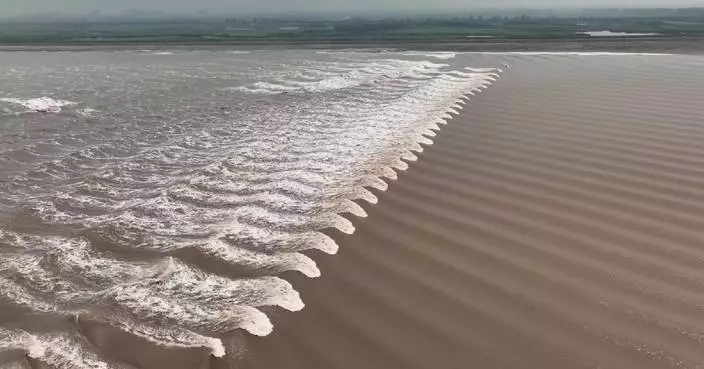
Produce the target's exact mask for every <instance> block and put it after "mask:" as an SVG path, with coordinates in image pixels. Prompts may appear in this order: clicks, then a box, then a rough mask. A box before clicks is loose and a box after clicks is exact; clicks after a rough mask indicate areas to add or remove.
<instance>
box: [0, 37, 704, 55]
mask: <svg viewBox="0 0 704 369" xmlns="http://www.w3.org/2000/svg"><path fill="white" fill-rule="evenodd" d="M139 49H149V50H165V49H169V50H179V49H184V50H192V49H197V50H226V49H235V50H237V49H241V50H266V49H275V50H281V49H284V50H285V49H357V50H359V49H374V50H378V49H392V50H401V51H403V50H418V51H457V52H532V51H541V52H628V53H672V54H697V55H700V54H704V39H701V38H684V39H683V38H648V39H643V38H638V39H634V38H628V37H626V38H617V37H613V38H609V39H581V38H580V39H568V40H533V39H530V40H510V39H506V40H501V41H493V40H492V41H473V42H461V43H459V42H424V43H420V42H399V41H389V42H383V41H380V42H324V41H322V42H305V41H301V42H281V43H277V42H264V43H252V42H242V43H236V42H232V43H201V42H198V43H192V42H173V43H168V42H165V43H114V44H113V43H102V44H100V43H98V44H89V43H66V44H41V43H38V44H16V45H15V44H0V52H10V51H123V50H139Z"/></svg>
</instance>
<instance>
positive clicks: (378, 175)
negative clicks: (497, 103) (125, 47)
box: [0, 50, 501, 368]
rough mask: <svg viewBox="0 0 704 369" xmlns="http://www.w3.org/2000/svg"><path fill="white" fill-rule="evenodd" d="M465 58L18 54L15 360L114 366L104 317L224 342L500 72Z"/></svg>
mask: <svg viewBox="0 0 704 369" xmlns="http://www.w3.org/2000/svg"><path fill="white" fill-rule="evenodd" d="M487 67H491V66H490V65H473V64H472V63H471V60H469V59H466V58H465V59H463V58H462V57H455V55H454V54H451V53H436V54H432V53H431V54H424V53H372V52H368V53H365V52H315V51H252V52H235V51H176V52H173V53H168V52H150V51H148V50H143V51H120V52H108V51H100V52H97V51H96V52H53V53H38V52H36V53H23V52H18V53H2V54H1V57H0V252H2V256H1V257H0V363H3V362H4V363H7V365H17V367H23V366H22V365H26V363H27V362H29V363H39V364H40V365H43V367H49V368H109V367H125V365H126V364H122V363H119V362H117V361H115V360H112V359H111V358H110V357H109V355H107V356H106V355H104V354H103V353H102V349H101V348H99V347H98V346H99V345H97V344H95V342H92V341H91V339H89V337H87V336H86V335H85V334H84V333H83V331H82V330H81V328H80V324H78V323H77V322H78V320H79V319H89V320H91V321H96V322H99V323H100V324H102V325H104V326H107V327H110V328H111V329H113V330H119V331H121V332H123V333H124V334H127V335H129V336H134V337H137V338H138V339H140V340H142V341H144V342H145V344H148V345H153V346H155V347H156V346H160V347H166V348H201V349H203V348H204V349H206V350H208V351H209V352H210V353H211V354H212V355H214V356H223V355H226V354H227V352H226V350H225V348H224V347H223V345H222V343H221V341H220V340H219V339H218V337H219V336H220V335H222V334H223V333H225V332H229V331H233V330H237V329H243V330H246V331H247V332H249V333H251V334H254V335H262V336H263V335H267V334H268V333H270V332H271V331H272V329H273V327H272V324H271V322H270V320H269V318H268V317H267V315H266V314H265V312H266V311H270V309H268V308H269V307H279V308H283V309H286V310H290V311H297V310H300V309H302V308H303V307H304V302H303V301H302V300H301V298H300V296H299V294H298V293H297V292H296V290H295V286H292V285H291V284H290V283H289V282H287V281H286V280H285V279H283V278H282V277H280V275H281V274H282V273H283V272H286V271H297V272H300V273H302V274H304V275H306V276H309V277H318V276H319V275H320V271H319V270H318V268H317V267H316V264H315V262H314V261H313V260H311V259H310V258H309V257H307V256H305V255H304V254H303V253H302V252H303V251H305V250H310V249H319V250H322V251H324V252H327V253H335V252H336V251H337V245H336V244H335V242H334V241H333V240H332V239H331V238H329V237H328V236H326V235H325V234H324V233H322V232H321V231H322V230H325V229H332V228H336V229H338V230H340V231H342V232H346V233H352V232H353V231H354V228H353V226H352V224H351V223H350V221H349V220H347V219H346V218H345V217H343V216H342V215H341V214H343V215H344V214H351V215H354V216H362V217H363V216H365V213H364V211H363V210H362V208H361V207H360V206H359V205H357V203H355V202H354V200H361V201H368V202H375V201H376V198H375V196H374V195H373V194H372V193H371V192H370V191H368V190H367V189H366V188H376V189H380V190H384V189H385V187H386V185H387V183H386V181H388V180H393V179H394V178H395V175H396V171H397V170H404V169H406V167H407V165H408V164H407V162H408V161H413V160H414V159H415V154H414V153H413V152H420V151H421V150H422V146H421V144H429V143H432V141H431V139H430V138H429V137H432V136H433V135H434V133H433V131H434V130H436V129H438V124H442V123H445V121H446V120H447V119H448V118H450V117H451V115H450V113H456V112H457V111H459V109H461V107H462V104H463V102H464V100H465V99H466V98H467V96H470V95H472V94H474V93H476V92H479V91H481V90H482V89H483V88H485V87H487V86H488V85H490V84H491V83H492V82H494V81H495V80H496V79H497V78H498V77H499V74H500V73H501V70H499V69H492V68H487Z"/></svg>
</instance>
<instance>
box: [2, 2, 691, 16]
mask: <svg viewBox="0 0 704 369" xmlns="http://www.w3.org/2000/svg"><path fill="white" fill-rule="evenodd" d="M696 5H699V6H704V0H0V17H2V16H10V17H11V16H16V15H26V14H33V13H52V12H62V13H87V12H90V11H93V10H95V11H100V12H102V13H106V14H108V13H116V12H117V13H120V12H124V11H128V10H131V9H144V10H150V11H164V12H168V13H193V12H197V11H201V10H205V11H208V12H211V13H216V14H217V13H222V12H226V13H228V14H230V13H231V14H235V15H236V14H238V13H239V14H244V13H247V14H251V13H265V12H268V13H273V12H299V13H308V12H325V11H344V12H367V11H395V12H416V11H442V10H457V9H466V10H470V9H472V8H478V7H480V8H485V7H492V8H496V7H529V8H544V7H555V6H559V7H565V6H567V7H598V6H601V7H604V6H608V7H614V6H621V7H638V6H667V7H673V6H696Z"/></svg>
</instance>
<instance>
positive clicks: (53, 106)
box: [0, 97, 76, 113]
mask: <svg viewBox="0 0 704 369" xmlns="http://www.w3.org/2000/svg"><path fill="white" fill-rule="evenodd" d="M0 101H4V102H7V103H12V104H18V105H22V106H24V107H25V108H27V109H30V110H31V111H35V112H47V113H58V112H60V111H61V108H63V107H64V106H70V105H76V103H75V102H72V101H65V100H54V99H52V98H50V97H38V98H34V99H18V98H14V97H6V98H0Z"/></svg>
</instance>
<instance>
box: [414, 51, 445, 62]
mask: <svg viewBox="0 0 704 369" xmlns="http://www.w3.org/2000/svg"><path fill="white" fill-rule="evenodd" d="M403 54H404V55H408V56H424V57H428V58H436V59H442V60H449V59H453V58H455V57H456V56H457V53H454V52H450V51H441V52H419V51H407V52H405V53H403Z"/></svg>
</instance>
